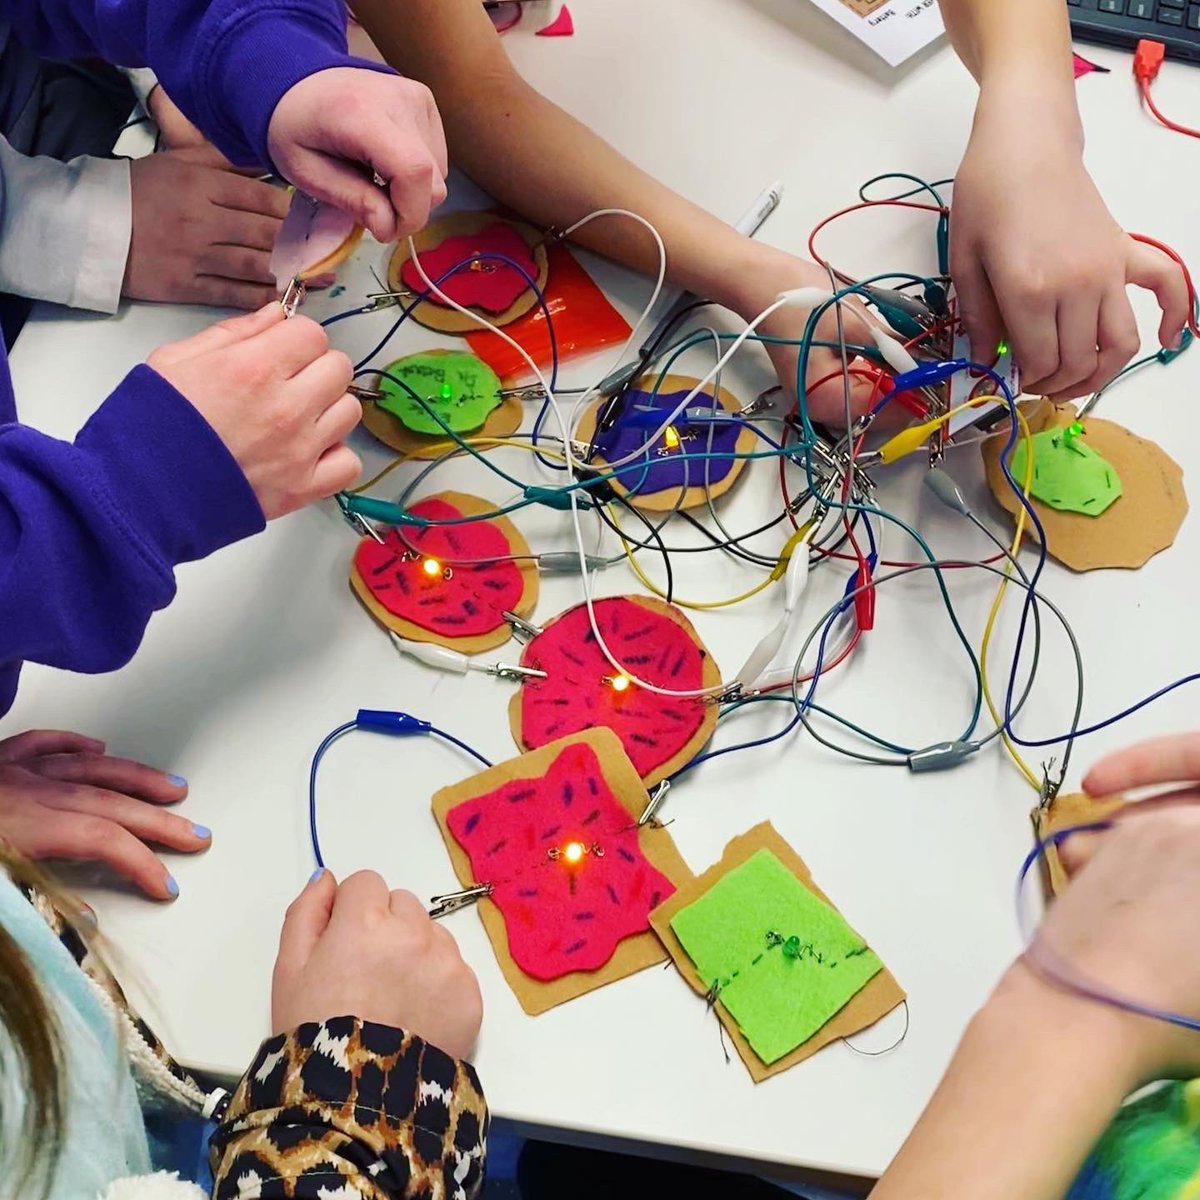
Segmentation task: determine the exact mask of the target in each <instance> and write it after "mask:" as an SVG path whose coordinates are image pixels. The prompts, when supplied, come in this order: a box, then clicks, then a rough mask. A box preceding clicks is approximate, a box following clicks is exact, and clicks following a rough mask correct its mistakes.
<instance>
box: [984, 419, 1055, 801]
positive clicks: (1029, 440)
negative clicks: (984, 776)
mask: <svg viewBox="0 0 1200 1200" xmlns="http://www.w3.org/2000/svg"><path fill="white" fill-rule="evenodd" d="M1015 411H1016V414H1017V421H1018V422H1019V423H1020V427H1021V438H1022V440H1023V443H1024V446H1025V480H1024V483H1023V484H1022V486H1021V491H1022V492H1023V493H1024V497H1025V499H1026V500H1028V499H1029V488H1030V485H1031V484H1032V483H1033V434H1032V433H1031V432H1030V429H1029V422H1028V421H1027V420H1026V419H1025V414H1024V413H1023V412H1022V411H1021V410H1020V409H1019V408H1017V409H1015ZM1027 516H1028V513H1027V511H1026V508H1025V505H1023V504H1022V505H1021V508H1020V512H1019V513H1018V514H1017V527H1016V531H1015V533H1014V534H1013V542H1012V547H1011V549H1010V551H1009V553H1010V554H1012V555H1013V557H1014V558H1015V557H1016V555H1017V554H1018V553H1019V551H1020V549H1021V539H1022V538H1023V537H1024V536H1025V519H1026V517H1027ZM1011 577H1012V563H1011V562H1005V564H1004V578H1003V579H1002V580H1001V581H1000V586H999V588H998V589H997V590H996V599H995V600H993V601H992V611H991V612H990V613H988V619H987V625H986V626H985V627H984V630H983V643H982V645H981V646H980V648H979V667H980V676H981V678H982V680H983V697H984V699H985V700H986V701H987V706H988V712H990V713H991V714H992V720H993V721H994V722H995V723H996V725H997V726H998V727H999V729H1000V740H1001V741H1002V742H1003V743H1004V748H1005V749H1006V750H1007V751H1008V753H1009V754H1010V755H1011V756H1012V760H1013V762H1015V763H1016V764H1017V767H1018V768H1019V769H1020V771H1021V774H1022V775H1024V776H1025V778H1026V780H1027V781H1028V782H1029V785H1030V787H1032V788H1033V789H1034V791H1036V792H1039V793H1040V792H1041V790H1042V781H1041V780H1040V779H1039V778H1038V777H1037V775H1036V774H1035V773H1034V771H1033V769H1032V768H1031V767H1030V765H1029V764H1028V763H1027V762H1026V761H1025V760H1024V759H1023V758H1022V757H1021V754H1020V751H1018V750H1017V748H1016V746H1015V745H1013V742H1012V739H1011V738H1010V737H1009V736H1008V732H1007V730H1006V729H1004V726H1003V722H1002V721H1001V720H1000V714H999V712H997V710H996V705H995V703H994V701H993V700H992V689H991V688H990V687H989V685H988V675H987V659H988V647H989V645H990V644H991V640H992V630H993V629H994V628H995V624H996V617H997V616H998V615H999V613H1000V605H1001V604H1002V602H1003V600H1004V593H1005V592H1006V591H1007V590H1008V582H1009V579H1010V578H1011Z"/></svg>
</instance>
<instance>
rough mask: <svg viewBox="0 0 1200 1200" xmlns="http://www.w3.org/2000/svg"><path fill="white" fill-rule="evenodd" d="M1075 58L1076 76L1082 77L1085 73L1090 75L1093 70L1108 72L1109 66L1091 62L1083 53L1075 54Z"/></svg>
mask: <svg viewBox="0 0 1200 1200" xmlns="http://www.w3.org/2000/svg"><path fill="white" fill-rule="evenodd" d="M1073 57H1074V60H1075V78H1076V79H1080V78H1081V77H1082V76H1084V75H1090V74H1091V73H1092V72H1093V71H1100V72H1101V73H1102V74H1105V75H1107V74H1108V68H1107V67H1102V66H1100V64H1099V63H1094V62H1089V61H1088V60H1087V59H1086V58H1084V57H1083V55H1082V54H1076V55H1074V56H1073Z"/></svg>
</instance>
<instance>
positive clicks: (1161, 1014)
mask: <svg viewBox="0 0 1200 1200" xmlns="http://www.w3.org/2000/svg"><path fill="white" fill-rule="evenodd" d="M1112 826H1113V822H1112V821H1094V822H1092V823H1090V824H1087V825H1075V826H1073V827H1072V828H1070V829H1060V830H1058V831H1057V832H1056V833H1052V834H1051V835H1050V836H1049V837H1047V838H1044V839H1043V840H1042V841H1040V842H1038V844H1037V845H1036V846H1034V848H1033V849H1032V850H1030V852H1029V853H1028V854H1027V855H1026V856H1025V861H1024V862H1023V863H1022V864H1021V870H1020V872H1019V874H1018V875H1017V912H1018V914H1019V913H1020V911H1021V896H1022V894H1023V892H1024V889H1025V880H1026V878H1027V877H1028V875H1029V872H1030V871H1031V870H1033V867H1034V864H1035V863H1037V862H1039V861H1040V860H1041V859H1042V857H1043V856H1044V855H1045V853H1046V851H1047V850H1048V849H1049V848H1050V847H1051V846H1054V847H1058V846H1060V845H1062V843H1063V842H1065V841H1066V840H1067V838H1069V837H1071V836H1072V835H1073V834H1076V833H1100V832H1103V831H1104V830H1107V829H1111V828H1112ZM1043 957H1044V956H1043ZM1033 962H1034V965H1035V967H1036V968H1037V969H1038V970H1040V971H1044V972H1045V973H1046V974H1048V975H1050V976H1051V977H1052V978H1053V979H1054V981H1055V982H1056V983H1057V984H1059V986H1061V987H1064V988H1066V989H1067V990H1068V991H1070V992H1074V993H1075V994H1076V995H1077V996H1082V997H1083V998H1084V999H1085V1000H1094V1001H1095V1002H1096V1003H1098V1004H1105V1005H1107V1006H1108V1007H1109V1008H1116V1009H1120V1010H1121V1011H1122V1012H1127V1013H1133V1014H1135V1015H1136V1016H1139V1017H1149V1018H1150V1019H1151V1020H1152V1021H1162V1022H1163V1023H1164V1024H1167V1025H1175V1026H1178V1027H1179V1028H1180V1029H1190V1030H1193V1031H1200V1019H1197V1018H1196V1017H1189V1016H1185V1015H1184V1014H1183V1013H1174V1012H1169V1011H1167V1010H1166V1009H1161V1008H1155V1007H1154V1006H1153V1005H1151V1004H1143V1003H1142V1002H1141V1001H1139V1000H1131V999H1129V998H1128V997H1127V996H1121V995H1118V994H1117V993H1116V992H1110V991H1108V990H1106V989H1105V988H1103V987H1102V986H1100V985H1099V984H1092V983H1087V982H1086V981H1082V980H1077V979H1072V978H1071V977H1070V975H1067V974H1064V973H1062V972H1061V971H1058V970H1056V969H1055V968H1054V967H1053V966H1052V965H1049V964H1047V963H1046V962H1044V961H1043V959H1042V958H1039V957H1038V956H1037V955H1036V954H1035V955H1034V956H1033Z"/></svg>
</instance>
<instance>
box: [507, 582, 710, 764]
mask: <svg viewBox="0 0 1200 1200" xmlns="http://www.w3.org/2000/svg"><path fill="white" fill-rule="evenodd" d="M594 607H595V612H596V623H597V625H598V626H599V628H600V632H601V634H603V636H604V640H605V642H606V643H607V645H608V647H609V649H610V650H611V651H612V652H613V654H614V656H615V657H616V659H617V661H618V662H619V663H621V664H622V666H623V667H624V668H625V670H626V671H627V672H628V674H629V675H632V676H635V677H637V678H639V679H643V680H645V681H646V682H647V683H650V684H653V685H654V686H656V687H663V688H669V689H671V690H672V691H680V692H690V691H698V690H700V689H706V688H715V687H717V686H719V685H720V682H721V673H720V671H719V670H718V669H717V666H716V664H715V663H714V662H713V660H712V656H711V655H710V654H709V653H708V651H707V650H706V649H705V648H704V646H703V644H702V643H701V642H700V639H699V636H698V635H697V633H696V631H695V629H694V628H692V624H691V622H690V621H688V619H687V618H686V617H685V616H684V615H683V613H681V612H680V611H679V610H678V609H677V608H674V607H673V606H672V605H669V604H664V603H663V602H662V601H660V600H655V599H651V598H650V597H648V596H618V597H613V598H610V599H606V600H597V601H595V605H594ZM521 662H522V664H523V665H524V666H528V667H537V668H538V669H539V670H542V671H545V672H546V674H547V678H545V679H527V680H525V681H524V682H523V683H522V684H521V687H520V689H519V690H518V691H517V693H516V694H515V695H514V696H513V698H512V701H511V702H510V704H509V720H510V723H511V725H512V731H513V737H514V738H515V739H516V742H517V745H518V746H520V747H522V748H524V749H527V750H533V749H536V748H537V747H539V746H544V745H546V744H547V743H548V742H552V741H554V740H555V739H556V738H561V737H564V736H566V735H567V734H571V733H575V732H578V731H579V730H583V729H592V728H595V727H597V726H605V727H607V728H609V729H611V730H612V731H613V732H614V733H615V734H616V735H617V737H618V738H620V740H621V744H622V746H624V748H625V753H626V754H628V755H629V759H630V761H631V762H632V763H633V765H634V768H635V769H636V770H637V773H638V774H639V775H640V776H641V777H642V779H643V781H644V782H645V783H646V785H647V786H652V785H653V784H655V783H658V782H659V781H660V780H662V779H665V778H666V777H667V776H668V775H670V774H672V773H673V772H674V771H676V770H678V769H679V767H681V766H683V765H684V763H686V762H689V761H690V760H691V759H692V758H693V757H695V755H696V754H697V753H698V752H699V750H700V748H701V747H702V746H703V745H704V744H705V743H706V742H707V741H708V739H709V738H710V737H712V734H713V730H714V729H716V726H717V706H716V705H715V704H712V703H709V702H707V701H706V700H705V699H704V698H703V697H675V696H660V695H658V694H657V693H656V692H651V691H648V690H646V689H645V688H641V687H638V685H637V684H634V683H629V681H628V679H626V680H625V683H626V684H627V685H628V686H625V687H623V688H622V687H620V686H619V685H620V680H617V683H618V687H614V686H613V682H614V677H615V673H614V671H613V667H612V664H611V663H610V662H609V661H608V659H607V658H605V656H604V653H603V651H602V650H601V649H600V646H599V644H598V643H597V641H596V637H595V634H594V633H593V631H592V626H591V622H590V620H589V617H588V611H587V607H586V605H582V604H581V605H579V606H578V607H577V608H572V609H569V610H568V611H567V612H565V613H563V614H562V616H560V617H556V618H555V619H554V620H553V621H551V622H550V623H549V624H548V625H547V626H546V627H545V628H544V629H543V631H542V633H541V634H540V635H538V636H537V637H535V638H534V639H533V640H532V641H531V642H530V643H529V644H528V645H527V646H526V647H525V650H524V653H523V654H522V655H521Z"/></svg>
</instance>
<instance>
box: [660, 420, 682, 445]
mask: <svg viewBox="0 0 1200 1200" xmlns="http://www.w3.org/2000/svg"><path fill="white" fill-rule="evenodd" d="M663 445H664V446H666V448H667V449H668V450H678V449H679V430H678V429H676V428H675V426H674V425H668V426H667V427H666V429H664V430H663Z"/></svg>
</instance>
